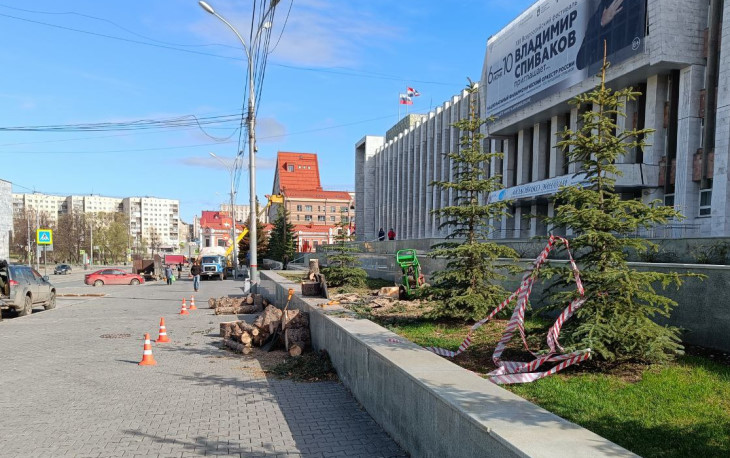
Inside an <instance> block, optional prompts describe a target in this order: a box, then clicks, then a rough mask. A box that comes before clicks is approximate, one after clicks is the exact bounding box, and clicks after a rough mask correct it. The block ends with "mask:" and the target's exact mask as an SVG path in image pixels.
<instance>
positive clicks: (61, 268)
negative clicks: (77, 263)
mask: <svg viewBox="0 0 730 458" xmlns="http://www.w3.org/2000/svg"><path fill="white" fill-rule="evenodd" d="M70 272H71V266H69V265H68V264H59V265H57V266H56V268H55V269H53V275H66V274H67V273H70Z"/></svg>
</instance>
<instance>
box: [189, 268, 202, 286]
mask: <svg viewBox="0 0 730 458" xmlns="http://www.w3.org/2000/svg"><path fill="white" fill-rule="evenodd" d="M190 275H192V276H193V289H194V290H195V291H196V292H197V291H198V290H199V289H200V265H198V263H197V262H196V263H195V264H193V267H191V268H190Z"/></svg>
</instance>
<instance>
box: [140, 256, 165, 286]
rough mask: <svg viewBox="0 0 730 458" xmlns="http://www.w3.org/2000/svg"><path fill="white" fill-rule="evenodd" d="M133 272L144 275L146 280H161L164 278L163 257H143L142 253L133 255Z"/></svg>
mask: <svg viewBox="0 0 730 458" xmlns="http://www.w3.org/2000/svg"><path fill="white" fill-rule="evenodd" d="M132 273H135V274H137V275H142V276H143V277H144V279H145V280H148V281H149V280H160V279H162V278H164V276H165V274H164V269H163V268H162V258H160V256H159V255H155V256H154V258H153V259H143V258H142V256H140V255H134V256H133V257H132Z"/></svg>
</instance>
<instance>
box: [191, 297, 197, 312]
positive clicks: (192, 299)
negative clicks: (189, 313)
mask: <svg viewBox="0 0 730 458" xmlns="http://www.w3.org/2000/svg"><path fill="white" fill-rule="evenodd" d="M190 310H198V307H196V306H195V296H190Z"/></svg>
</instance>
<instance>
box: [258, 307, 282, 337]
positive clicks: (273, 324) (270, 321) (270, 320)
mask: <svg viewBox="0 0 730 458" xmlns="http://www.w3.org/2000/svg"><path fill="white" fill-rule="evenodd" d="M281 315H282V312H281V310H279V309H278V308H276V307H274V306H273V305H270V306H268V307H266V309H265V310H264V312H263V313H262V314H261V316H260V317H259V318H261V317H263V319H262V321H261V326H257V327H258V328H259V329H262V330H266V331H267V332H268V333H269V334H273V333H274V331H275V330H276V329H278V328H279V326H281ZM257 320H258V319H257Z"/></svg>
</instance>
